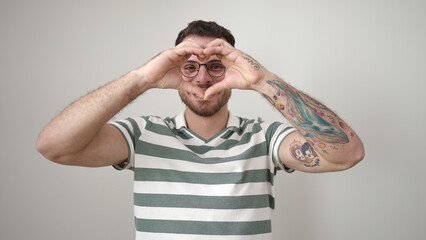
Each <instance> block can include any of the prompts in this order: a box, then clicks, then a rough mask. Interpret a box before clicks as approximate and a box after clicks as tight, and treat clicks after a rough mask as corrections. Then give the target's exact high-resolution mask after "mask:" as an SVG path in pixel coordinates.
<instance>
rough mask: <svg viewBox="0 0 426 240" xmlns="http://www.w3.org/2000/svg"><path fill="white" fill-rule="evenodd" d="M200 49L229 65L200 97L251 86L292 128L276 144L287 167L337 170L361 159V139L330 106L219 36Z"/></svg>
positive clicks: (309, 169) (362, 155)
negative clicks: (295, 129) (221, 78)
mask: <svg viewBox="0 0 426 240" xmlns="http://www.w3.org/2000/svg"><path fill="white" fill-rule="evenodd" d="M205 52H206V53H207V54H212V53H215V54H219V55H221V56H222V62H223V63H224V64H225V65H226V66H227V69H229V71H227V73H226V74H227V75H226V77H225V79H224V80H223V81H222V82H220V83H218V84H215V85H213V86H212V87H210V88H209V89H208V90H207V91H206V94H205V97H208V95H210V94H213V93H215V92H217V91H220V90H222V89H225V88H238V89H250V90H255V91H257V92H259V93H260V94H262V95H263V96H264V97H265V98H266V99H267V100H268V101H269V102H270V103H271V104H272V105H273V106H274V107H275V108H276V109H277V110H278V111H280V112H281V113H282V114H283V116H284V117H286V118H287V119H288V120H289V121H290V123H292V124H293V126H294V127H295V128H297V130H298V131H295V132H293V133H291V134H290V135H289V136H287V137H286V139H285V140H284V141H283V142H282V144H281V146H280V150H279V157H280V159H281V161H282V162H283V163H284V164H285V165H286V166H287V167H289V168H292V169H296V170H299V171H305V172H327V171H339V170H344V169H347V168H350V167H352V166H354V165H355V164H356V163H357V162H359V161H360V160H362V159H363V157H364V147H363V144H362V142H361V140H360V138H359V137H358V136H357V134H356V133H355V132H354V131H353V130H352V129H351V128H350V127H349V126H348V125H347V124H346V123H345V122H344V121H343V120H342V119H341V118H340V117H339V116H337V115H336V114H335V113H334V112H333V111H331V110H330V109H329V108H327V107H326V106H324V105H323V104H321V103H320V102H318V101H317V100H315V99H313V98H312V97H310V96H308V95H306V94H305V93H303V92H301V91H299V90H298V89H296V88H294V87H292V86H291V85H289V84H288V83H286V82H284V81H283V80H281V79H279V78H278V77H277V76H276V75H275V74H273V73H270V72H269V71H267V70H266V69H265V68H264V67H263V66H261V65H260V64H259V63H258V62H257V61H256V60H254V59H253V58H252V57H250V56H248V55H247V54H244V53H243V52H241V51H239V50H237V49H235V48H233V47H232V46H230V45H229V44H227V43H226V42H225V41H223V40H217V41H213V42H212V43H211V44H210V45H209V46H208V48H207V49H206V51H205Z"/></svg>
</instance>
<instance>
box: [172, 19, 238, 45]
mask: <svg viewBox="0 0 426 240" xmlns="http://www.w3.org/2000/svg"><path fill="white" fill-rule="evenodd" d="M189 35H197V36H201V37H217V38H224V39H225V40H226V41H227V42H228V43H229V44H231V45H232V46H234V45H235V38H234V36H232V34H231V31H229V30H228V29H226V28H224V27H222V26H220V25H218V24H217V23H216V22H206V21H203V20H196V21H192V22H190V23H189V24H188V26H187V27H186V28H185V29H183V30H182V31H180V33H179V34H178V37H177V38H176V42H175V45H178V44H179V43H181V42H182V41H183V39H184V38H186V37H187V36H189Z"/></svg>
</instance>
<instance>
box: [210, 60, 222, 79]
mask: <svg viewBox="0 0 426 240" xmlns="http://www.w3.org/2000/svg"><path fill="white" fill-rule="evenodd" d="M225 69H226V68H225V66H223V65H222V64H221V63H219V62H211V63H207V71H208V72H209V74H210V76H212V77H221V76H222V75H223V74H224V73H225Z"/></svg>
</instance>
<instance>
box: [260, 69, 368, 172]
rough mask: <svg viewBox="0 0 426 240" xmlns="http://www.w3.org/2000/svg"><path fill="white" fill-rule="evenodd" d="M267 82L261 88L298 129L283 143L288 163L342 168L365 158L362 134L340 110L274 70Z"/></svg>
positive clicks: (314, 168) (303, 167) (313, 168)
mask: <svg viewBox="0 0 426 240" xmlns="http://www.w3.org/2000/svg"><path fill="white" fill-rule="evenodd" d="M264 83H266V84H263V86H262V87H261V88H259V89H258V91H259V92H260V93H261V94H262V95H263V96H264V97H265V98H266V99H267V100H268V101H269V102H270V103H271V104H273V105H274V106H275V108H276V109H277V110H278V111H280V112H281V113H282V114H283V115H284V116H285V117H286V118H287V119H288V120H289V121H290V123H292V125H293V126H295V127H296V128H297V129H298V131H296V132H293V133H292V134H290V135H289V136H287V137H286V138H285V140H284V141H283V142H282V144H281V146H280V150H279V157H280V159H281V161H282V162H283V163H284V164H285V165H286V166H287V167H289V168H292V169H297V170H299V171H304V172H328V171H339V170H344V169H347V168H350V167H352V166H354V165H355V164H356V163H358V162H359V161H361V160H362V159H363V157H364V147H363V144H362V142H361V140H360V138H359V137H358V135H357V134H356V133H355V131H353V130H352V129H351V127H349V125H348V124H346V122H344V121H343V120H342V119H341V118H340V117H339V116H337V114H335V113H334V112H333V111H331V110H330V109H329V108H327V107H326V106H325V105H323V104H322V103H320V102H318V101H317V100H315V99H313V98H312V97H310V96H308V95H306V94H305V93H303V92H301V91H299V90H297V89H296V88H294V87H292V86H290V85H289V84H287V83H286V82H284V81H282V80H280V79H279V78H277V77H276V76H274V75H273V74H269V75H267V76H265V80H264Z"/></svg>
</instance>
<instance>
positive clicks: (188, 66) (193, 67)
mask: <svg viewBox="0 0 426 240" xmlns="http://www.w3.org/2000/svg"><path fill="white" fill-rule="evenodd" d="M181 71H182V74H183V75H184V76H185V77H195V76H197V73H198V64H197V63H192V62H187V63H185V64H184V65H183V66H182V68H181Z"/></svg>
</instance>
